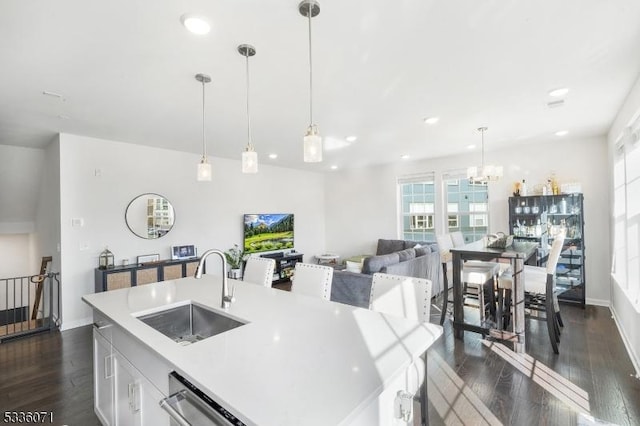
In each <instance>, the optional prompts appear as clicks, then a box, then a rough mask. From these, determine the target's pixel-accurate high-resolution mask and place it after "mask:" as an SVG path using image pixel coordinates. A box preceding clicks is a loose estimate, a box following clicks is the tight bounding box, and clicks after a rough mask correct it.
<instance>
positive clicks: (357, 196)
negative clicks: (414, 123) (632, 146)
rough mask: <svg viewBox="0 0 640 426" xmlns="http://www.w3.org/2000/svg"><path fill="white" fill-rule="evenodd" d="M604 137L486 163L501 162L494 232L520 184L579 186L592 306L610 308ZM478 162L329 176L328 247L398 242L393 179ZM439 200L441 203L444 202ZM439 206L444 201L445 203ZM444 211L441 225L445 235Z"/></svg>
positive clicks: (465, 159)
mask: <svg viewBox="0 0 640 426" xmlns="http://www.w3.org/2000/svg"><path fill="white" fill-rule="evenodd" d="M606 153H607V145H606V141H605V138H604V137H603V138H593V139H587V140H570V139H567V140H562V141H558V140H557V139H550V140H549V142H548V143H544V144H537V145H535V146H518V147H514V148H509V149H504V150H500V151H494V152H488V153H486V155H485V157H486V159H487V163H493V164H502V165H503V166H504V169H505V171H504V173H505V176H504V178H503V179H502V180H501V181H499V182H492V183H491V184H490V185H489V211H490V226H489V227H490V231H491V232H497V231H503V232H508V230H509V226H508V219H509V212H508V208H507V201H508V198H509V196H510V195H511V193H512V185H513V183H514V182H516V181H520V180H522V179H526V181H527V183H528V186H529V187H530V188H531V187H532V185H534V184H537V183H540V184H541V183H543V182H546V180H547V178H548V177H549V176H550V174H551V173H552V172H555V174H556V177H557V178H558V181H559V182H560V183H562V182H580V183H581V184H582V191H583V193H584V195H585V246H586V262H587V267H586V271H585V273H586V280H587V289H586V298H587V303H591V304H605V305H606V304H608V302H609V286H608V282H609V279H608V271H609V268H608V265H609V259H610V254H609V247H608V246H607V245H606V244H601V243H600V242H602V241H607V239H608V237H609V229H608V227H607V225H606V224H607V223H608V207H607V205H608V201H609V193H608V186H607V182H608V179H607V172H606ZM478 161H479V154H478V153H476V154H473V155H469V154H466V155H460V156H455V157H447V158H438V159H434V160H426V161H410V162H398V163H395V164H392V165H386V166H379V167H372V168H366V169H358V170H346V171H343V172H338V173H334V174H331V175H330V176H328V177H327V181H326V185H327V196H326V205H325V214H326V218H327V221H326V226H327V249H328V250H329V251H332V252H336V253H339V254H340V255H342V256H350V255H355V254H363V253H374V252H375V247H376V243H377V239H378V238H397V237H398V229H399V225H398V220H397V204H398V203H397V186H396V177H398V176H402V175H408V174H414V173H420V172H432V171H433V172H435V173H436V185H437V186H439V185H440V184H441V182H442V181H441V175H442V173H443V172H446V171H448V170H453V169H465V168H466V167H467V166H468V165H472V164H475V163H477V162H478ZM440 201H441V200H440ZM440 204H441V205H442V203H440ZM444 217H445V215H444V214H440V216H439V219H437V220H439V222H438V224H437V226H438V229H439V231H438V232H444V222H443V220H444Z"/></svg>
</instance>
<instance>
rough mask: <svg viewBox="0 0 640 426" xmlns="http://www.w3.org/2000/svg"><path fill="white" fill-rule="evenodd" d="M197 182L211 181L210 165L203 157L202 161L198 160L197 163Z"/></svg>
mask: <svg viewBox="0 0 640 426" xmlns="http://www.w3.org/2000/svg"><path fill="white" fill-rule="evenodd" d="M198 181H199V182H208V181H211V164H209V162H207V159H206V158H205V157H202V160H200V163H198Z"/></svg>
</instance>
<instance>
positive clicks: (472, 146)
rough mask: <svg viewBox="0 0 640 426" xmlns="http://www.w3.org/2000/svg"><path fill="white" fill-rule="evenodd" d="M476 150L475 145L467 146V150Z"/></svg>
mask: <svg viewBox="0 0 640 426" xmlns="http://www.w3.org/2000/svg"><path fill="white" fill-rule="evenodd" d="M475 148H476V146H475V145H473V144H471V145H467V149H475Z"/></svg>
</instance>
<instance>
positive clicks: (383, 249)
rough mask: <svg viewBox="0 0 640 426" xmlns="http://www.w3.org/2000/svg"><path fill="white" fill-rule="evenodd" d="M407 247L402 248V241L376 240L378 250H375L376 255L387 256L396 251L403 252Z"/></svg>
mask: <svg viewBox="0 0 640 426" xmlns="http://www.w3.org/2000/svg"><path fill="white" fill-rule="evenodd" d="M406 248H408V247H405V246H404V240H384V239H382V238H381V239H379V240H378V248H377V249H376V254H377V255H380V254H389V253H394V252H396V251H400V250H404V249H406Z"/></svg>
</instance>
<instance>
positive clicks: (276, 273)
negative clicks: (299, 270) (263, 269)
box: [261, 252, 302, 290]
mask: <svg viewBox="0 0 640 426" xmlns="http://www.w3.org/2000/svg"><path fill="white" fill-rule="evenodd" d="M261 257H267V258H269V259H273V260H275V261H276V266H275V268H274V270H273V281H272V282H271V286H272V287H275V288H279V289H281V290H291V276H292V275H293V271H294V269H295V267H296V263H297V262H302V253H287V254H284V253H282V252H279V253H267V254H263V255H261Z"/></svg>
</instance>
